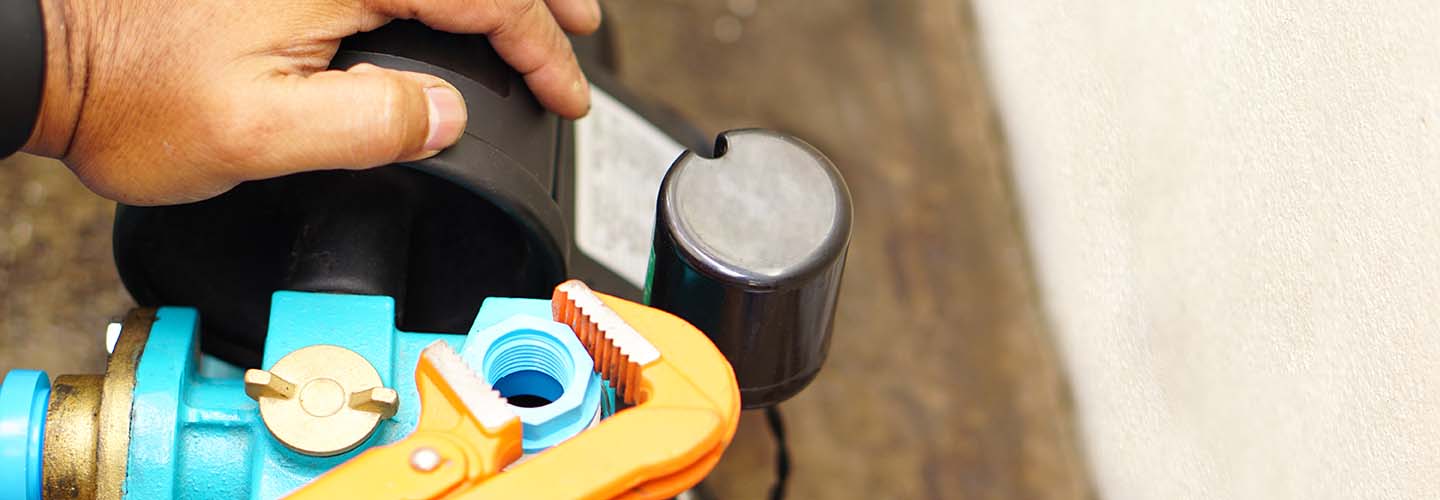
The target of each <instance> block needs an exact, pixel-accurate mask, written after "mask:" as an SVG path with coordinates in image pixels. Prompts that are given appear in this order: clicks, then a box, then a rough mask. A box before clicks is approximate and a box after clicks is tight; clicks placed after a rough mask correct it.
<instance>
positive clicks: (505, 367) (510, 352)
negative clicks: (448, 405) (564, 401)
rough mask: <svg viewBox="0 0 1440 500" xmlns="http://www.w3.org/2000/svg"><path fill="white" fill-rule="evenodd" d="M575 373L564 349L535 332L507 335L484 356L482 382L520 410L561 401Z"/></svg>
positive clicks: (513, 332)
mask: <svg viewBox="0 0 1440 500" xmlns="http://www.w3.org/2000/svg"><path fill="white" fill-rule="evenodd" d="M574 373H575V367H574V366H573V363H572V362H571V360H570V355H569V353H568V351H566V349H565V345H564V344H561V343H560V341H559V340H558V339H555V338H553V337H551V336H549V335H547V334H545V333H544V332H540V331H536V330H528V329H526V330H515V331H512V332H510V333H507V334H505V335H503V336H501V337H500V338H499V339H497V340H496V341H495V343H494V344H492V345H491V346H490V350H489V352H487V353H486V354H485V379H486V380H489V381H491V386H493V387H494V388H495V390H496V391H499V392H500V396H502V397H504V398H505V399H506V400H507V401H508V402H509V403H510V404H511V405H514V406H518V407H522V408H537V407H540V406H545V405H547V404H550V403H552V402H554V401H555V400H557V399H560V396H562V395H563V394H565V391H567V390H569V389H570V388H569V387H566V383H567V382H568V381H569V380H571V378H572V377H573V376H574Z"/></svg>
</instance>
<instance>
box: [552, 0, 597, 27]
mask: <svg viewBox="0 0 1440 500" xmlns="http://www.w3.org/2000/svg"><path fill="white" fill-rule="evenodd" d="M545 5H548V6H550V12H551V14H553V15H554V16H555V20H556V21H557V22H559V23H560V27H561V28H565V31H568V32H571V33H574V34H577V35H588V34H591V33H594V32H595V30H597V29H600V2H599V1H598V0H545Z"/></svg>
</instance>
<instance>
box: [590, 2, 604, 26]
mask: <svg viewBox="0 0 1440 500" xmlns="http://www.w3.org/2000/svg"><path fill="white" fill-rule="evenodd" d="M601 16H602V14H601V13H600V0H595V1H593V2H590V17H591V18H592V19H594V20H595V24H600V21H601Z"/></svg>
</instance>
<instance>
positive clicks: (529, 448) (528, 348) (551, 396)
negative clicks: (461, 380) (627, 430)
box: [460, 315, 603, 454]
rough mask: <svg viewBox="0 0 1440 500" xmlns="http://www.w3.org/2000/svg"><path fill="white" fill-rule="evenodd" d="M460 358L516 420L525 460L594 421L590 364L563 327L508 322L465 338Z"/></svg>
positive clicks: (518, 318) (528, 319)
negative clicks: (496, 393)
mask: <svg viewBox="0 0 1440 500" xmlns="http://www.w3.org/2000/svg"><path fill="white" fill-rule="evenodd" d="M460 356H461V357H462V358H464V359H465V362H466V363H469V364H470V366H471V367H472V368H475V369H476V370H477V371H479V372H480V376H481V377H483V378H484V379H485V381H486V382H487V383H489V384H490V385H491V386H493V387H494V388H495V389H496V390H498V391H500V395H501V396H504V397H505V398H506V400H507V401H508V402H509V403H510V409H511V410H513V411H514V412H515V414H516V415H518V416H519V417H520V422H521V423H522V424H524V426H523V427H524V429H523V430H524V432H523V439H522V441H523V442H522V447H523V448H524V449H525V453H526V454H530V453H536V452H540V451H543V450H545V449H547V448H549V447H551V446H555V445H557V444H560V442H562V441H564V440H566V439H569V438H571V437H573V436H575V435H576V434H579V433H580V432H581V431H584V430H585V429H587V428H589V427H590V426H591V425H592V424H594V423H595V422H596V421H597V420H598V419H599V416H600V393H601V388H602V387H601V386H602V385H603V384H602V383H601V381H600V376H599V375H598V374H596V373H595V360H593V359H591V358H590V354H589V353H588V352H586V351H585V346H584V345H581V344H580V339H579V338H576V337H575V332H574V331H573V330H571V329H570V327H569V326H567V325H565V324H564V323H557V322H555V321H550V320H547V319H541V318H538V317H534V316H526V315H515V316H511V317H510V318H509V319H506V320H504V321H501V322H499V323H496V324H495V325H493V326H491V327H489V328H486V329H484V330H481V331H479V332H476V333H473V334H471V335H470V337H469V338H467V339H466V340H465V347H464V348H463V349H462V350H461V352H460Z"/></svg>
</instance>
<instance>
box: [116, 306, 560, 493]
mask: <svg viewBox="0 0 1440 500" xmlns="http://www.w3.org/2000/svg"><path fill="white" fill-rule="evenodd" d="M516 315H523V316H535V317H539V318H543V319H547V320H548V319H550V315H551V312H550V301H548V300H544V299H515V298H489V299H486V300H485V302H484V304H483V306H482V307H481V308H480V312H479V313H478V314H477V315H476V318H475V322H474V325H473V326H472V327H471V330H470V332H471V333H475V332H478V331H481V330H484V329H485V328H487V327H490V326H492V325H494V324H496V323H499V322H501V321H503V320H506V319H508V318H510V317H512V316H516ZM156 316H157V318H156V320H155V323H154V325H153V326H152V327H151V330H150V338H149V341H148V342H147V344H146V346H145V350H144V352H143V354H142V355H141V358H140V363H139V366H138V368H137V370H136V373H135V397H134V403H133V407H132V414H131V423H130V431H131V436H130V453H129V464H128V465H127V470H126V478H125V496H126V498H134V499H154V498H180V497H186V498H193V497H208V498H255V499H270V498H278V497H280V496H282V495H284V494H286V493H288V492H290V491H293V490H294V489H295V488H297V487H299V486H301V485H302V484H305V483H306V482H308V481H310V480H311V479H313V478H315V477H316V476H319V475H320V474H322V473H324V472H325V471H327V470H329V469H331V468H333V467H335V466H336V465H339V464H341V463H343V462H344V461H346V460H348V459H350V458H351V457H353V456H355V455H356V454H359V453H361V452H363V451H364V450H366V449H368V448H370V447H372V446H377V445H384V444H388V443H392V442H394V441H397V440H399V439H401V438H403V437H404V436H406V435H407V434H409V433H410V432H411V431H412V430H413V429H414V428H415V424H416V421H417V419H418V418H419V412H420V401H419V396H418V394H417V392H416V389H415V380H414V376H413V373H414V367H415V365H416V362H417V361H418V360H419V356H420V351H421V350H422V349H423V348H424V347H425V346H427V345H429V344H430V343H432V342H434V341H436V340H444V341H446V342H449V343H450V344H451V346H452V347H454V348H455V349H456V350H457V351H459V350H461V349H462V348H463V345H462V344H463V343H464V342H465V340H466V339H467V338H468V336H462V335H454V334H435V333H413V332H404V331H400V330H397V329H396V327H395V301H394V300H393V299H391V298H390V297H381V296H364V295H336V294H321V293H305V292H290V291H282V292H276V293H275V294H274V296H273V297H272V303H271V310H270V323H269V333H268V335H267V337H266V341H265V357H264V364H263V366H262V367H263V368H267V369H268V368H269V367H270V366H272V365H274V364H275V362H276V361H278V360H279V359H280V358H281V357H283V356H284V355H286V354H288V353H290V352H292V351H295V350H297V349H300V348H302V347H306V346H310V345H315V344H330V345H337V346H340V347H344V348H346V349H350V350H352V351H354V352H356V353H358V354H360V355H361V356H363V357H365V359H367V360H369V362H370V363H371V365H373V366H374V367H375V369H376V371H377V372H379V374H380V378H381V380H382V381H383V383H384V384H385V386H386V387H392V388H394V389H395V390H396V392H398V393H399V396H400V406H399V409H398V411H397V412H396V414H395V416H394V417H393V418H391V419H389V420H386V421H383V422H381V423H380V425H379V427H378V428H377V429H376V430H375V433H374V434H373V435H372V436H371V437H370V439H369V440H367V441H366V442H365V443H364V444H362V445H361V446H359V447H357V448H356V449H355V450H352V451H350V452H347V453H344V454H341V455H337V456H333V457H312V456H307V455H303V454H300V453H296V452H294V451H292V450H290V449H288V448H286V447H285V446H284V445H282V444H280V443H279V442H277V441H276V440H275V439H273V438H272V437H271V436H270V434H269V431H268V430H267V429H266V428H265V424H264V422H263V421H261V419H260V412H259V409H258V404H257V403H256V402H255V401H253V400H251V399H250V398H249V397H247V396H246V395H245V391H244V382H243V381H242V379H241V374H240V371H239V370H238V369H233V368H232V369H230V370H225V369H224V367H228V365H221V367H220V368H218V369H217V367H216V366H214V365H209V364H207V365H206V368H205V369H201V366H202V363H201V362H200V361H201V360H200V359H199V356H200V354H199V349H198V346H197V345H196V342H197V340H196V339H197V333H198V332H197V327H198V324H199V323H198V316H197V313H196V311H195V310H194V309H190V308H183V307H162V308H160V309H159V311H157V315H156ZM227 371H228V372H229V373H225V372H227Z"/></svg>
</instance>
